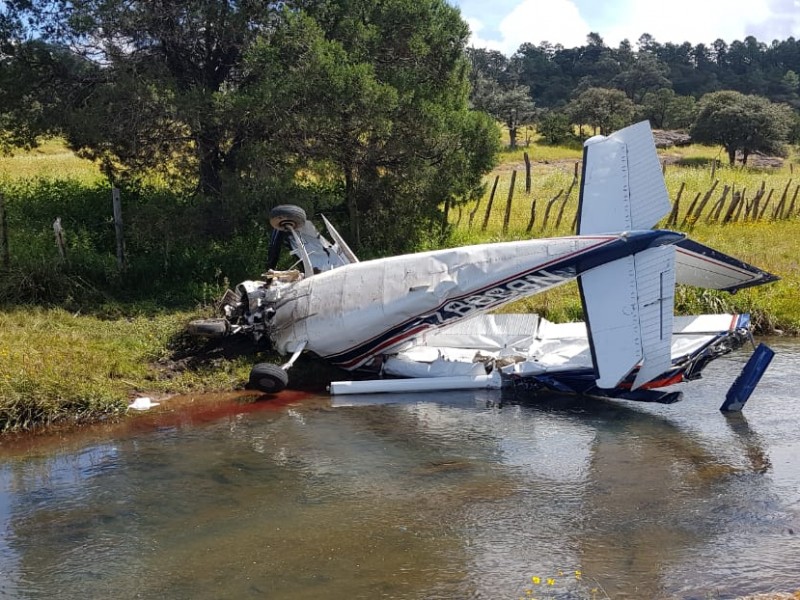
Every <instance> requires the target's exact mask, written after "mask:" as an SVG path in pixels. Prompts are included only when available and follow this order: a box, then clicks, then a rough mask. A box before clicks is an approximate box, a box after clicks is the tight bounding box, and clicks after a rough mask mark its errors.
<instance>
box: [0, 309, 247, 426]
mask: <svg viewBox="0 0 800 600" xmlns="http://www.w3.org/2000/svg"><path fill="white" fill-rule="evenodd" d="M116 310H117V311H119V310H120V308H119V307H117V309H116ZM124 312H125V313H126V314H124V315H123V314H119V313H117V314H115V315H112V314H107V315H95V316H86V315H80V314H72V313H69V312H66V311H64V310H62V309H59V308H50V309H46V308H40V307H34V306H26V307H18V308H7V309H5V310H3V311H0V430H13V429H27V428H30V427H33V426H35V425H42V424H50V423H55V422H74V423H80V422H86V421H92V420H96V419H98V418H103V417H110V416H115V415H120V414H123V413H124V412H125V411H126V409H127V405H128V403H129V401H130V399H131V398H132V397H133V396H135V395H137V394H148V395H153V394H155V395H161V394H173V393H185V392H192V391H195V392H201V391H215V390H230V389H234V388H237V387H241V385H242V384H243V383H244V381H246V379H247V374H248V372H249V368H250V364H251V361H252V360H253V356H252V354H250V355H243V356H240V357H229V358H222V357H220V358H218V359H217V360H207V361H198V362H197V363H196V364H194V365H187V364H186V361H184V363H180V362H177V364H176V361H180V360H181V358H180V356H181V355H182V354H183V355H188V352H187V351H188V350H189V347H188V346H187V345H186V340H185V338H184V337H183V336H182V332H183V331H184V329H185V325H186V323H187V321H188V320H189V318H190V316H191V314H190V313H188V312H184V311H175V312H162V311H157V312H146V311H142V309H141V308H138V307H128V308H127V309H124Z"/></svg>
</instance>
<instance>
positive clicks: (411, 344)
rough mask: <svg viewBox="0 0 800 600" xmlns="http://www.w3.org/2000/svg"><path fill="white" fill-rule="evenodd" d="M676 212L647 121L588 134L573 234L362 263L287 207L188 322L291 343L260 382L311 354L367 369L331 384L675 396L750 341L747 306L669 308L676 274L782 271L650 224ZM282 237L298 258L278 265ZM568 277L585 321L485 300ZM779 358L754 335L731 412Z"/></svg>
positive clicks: (687, 277)
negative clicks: (248, 263)
mask: <svg viewBox="0 0 800 600" xmlns="http://www.w3.org/2000/svg"><path fill="white" fill-rule="evenodd" d="M669 210H670V203H669V198H668V195H667V190H666V186H665V184H664V178H663V174H662V171H661V165H660V163H659V159H658V156H657V154H656V151H655V145H654V143H653V137H652V132H651V131H650V127H649V124H648V123H647V122H642V123H639V124H636V125H632V126H630V127H627V128H625V129H622V130H620V131H618V132H616V133H613V134H611V135H610V136H608V137H604V136H595V137H593V138H591V139H589V140H587V141H586V143H585V144H584V156H583V177H582V184H581V193H580V200H579V208H578V211H579V213H578V233H577V235H573V236H566V237H558V238H547V239H531V240H523V241H511V242H500V243H490V244H481V245H475V246H466V247H460V248H450V249H444V250H434V251H430V252H421V253H417V254H407V255H402V256H392V257H388V258H381V259H376V260H370V261H363V262H359V260H358V259H357V258H356V256H355V254H354V253H353V252H352V250H351V249H350V248H349V247H348V245H347V243H346V242H345V241H344V239H342V237H341V235H339V233H338V232H337V231H336V229H335V228H334V227H333V226H332V225H331V224H330V222H329V221H328V220H327V219H326V218H325V217H324V216H322V220H323V222H324V224H325V226H326V228H327V232H328V235H329V236H330V238H331V239H332V241H328V239H326V238H325V237H323V236H322V235H321V234H320V233H319V232H318V231H317V229H316V228H315V227H314V225H313V224H312V223H311V222H310V221H309V220H307V218H306V214H305V212H304V211H303V210H302V209H301V208H299V207H297V206H293V205H284V206H278V207H276V208H274V209H273V210H272V211H271V213H270V223H271V224H272V226H273V228H274V231H273V234H272V238H271V242H270V252H269V257H268V260H267V272H266V273H265V274H264V275H263V276H262V277H263V279H262V280H258V281H244V282H242V283H240V284H239V285H238V286H236V289H235V290H228V291H227V292H226V294H225V296H224V297H223V299H222V301H221V303H220V307H221V311H222V314H223V317H222V318H220V319H206V320H200V321H194V322H193V323H192V324H190V327H189V329H190V331H191V332H193V333H195V334H198V335H231V334H249V335H250V336H252V337H253V338H254V340H256V341H260V340H265V339H266V340H268V341H269V342H270V343H271V345H272V347H273V348H274V349H275V350H277V351H278V352H279V353H281V354H283V355H289V356H290V357H291V358H290V359H289V360H288V362H286V363H285V364H284V365H282V366H278V365H272V364H268V363H261V364H257V365H255V366H254V367H253V368H252V371H251V374H250V381H249V387H252V388H256V389H259V390H261V391H265V392H277V391H280V390H282V389H283V388H284V387H285V386H286V385H287V382H288V374H287V371H288V370H289V368H290V367H291V366H292V365H293V364H294V362H295V361H296V360H297V358H298V356H299V355H300V354H301V353H302V352H304V351H306V352H312V353H314V354H315V355H317V356H318V357H321V358H322V359H325V360H326V361H329V362H330V363H332V364H334V365H336V366H338V367H341V368H342V369H345V370H348V371H356V370H358V371H366V372H369V373H372V378H371V379H366V380H364V379H359V380H357V381H341V382H332V383H331V386H330V391H331V393H332V394H354V393H375V392H384V391H415V390H416V391H427V390H437V389H467V388H500V387H514V388H516V389H522V390H526V391H532V392H544V391H553V392H558V393H575V394H584V395H589V396H600V397H611V398H623V399H630V400H643V401H654V402H663V403H671V402H675V401H676V400H678V399H680V397H681V393H680V392H679V391H674V390H672V389H668V390H661V389H660V388H665V387H668V386H672V385H674V384H677V383H680V382H682V381H687V380H692V379H697V378H698V377H700V374H701V371H702V370H703V368H704V367H705V366H706V365H707V364H708V363H709V362H710V361H712V360H714V359H715V358H717V357H719V356H722V355H724V354H727V353H729V352H731V351H733V350H735V349H738V348H740V347H741V346H743V345H744V344H745V343H746V342H748V341H752V336H751V333H750V322H749V317H748V315H730V314H728V315H701V316H695V317H674V316H673V300H674V291H675V284H676V283H684V284H688V285H693V286H699V287H703V288H710V289H717V290H726V291H729V292H735V291H737V290H739V289H741V288H744V287H748V286H754V285H761V284H764V283H768V282H771V281H774V280H776V279H777V277H775V276H774V275H771V274H769V273H767V272H765V271H762V270H760V269H758V268H756V267H753V266H751V265H748V264H746V263H743V262H741V261H739V260H736V259H735V258H732V257H730V256H727V255H725V254H722V253H720V252H717V251H715V250H713V249H711V248H708V247H706V246H703V245H702V244H699V243H696V242H693V241H691V240H689V239H687V238H686V237H685V235H684V234H682V233H677V232H673V231H667V230H654V229H652V227H654V226H655V225H656V224H657V223H658V221H659V220H660V219H661V218H662V217H663V216H665V215H666V214H667V213H668V212H669ZM285 246H289V248H290V249H291V253H292V254H293V255H295V257H296V258H297V263H296V265H302V271H301V270H299V269H294V268H292V269H290V270H285V271H276V270H275V268H276V266H277V264H278V260H279V256H280V252H281V248H282V247H285ZM574 278H577V279H578V286H579V290H580V296H581V301H582V303H583V309H584V315H585V318H586V322H585V323H564V324H554V323H550V322H549V321H547V320H545V319H543V318H540V317H538V316H537V315H533V314H516V315H510V314H492V313H491V312H490V311H493V310H494V309H497V308H499V307H501V306H503V305H506V304H508V303H510V302H513V301H515V300H519V299H520V298H523V297H527V296H531V295H533V294H537V293H539V292H542V291H544V290H547V289H550V288H553V287H555V286H558V285H561V284H563V283H565V282H567V281H570V280H572V279H574ZM773 355H774V353H773V352H772V350H770V349H769V348H768V347H766V346H764V345H763V344H761V345H759V347H758V348H756V350H755V352H754V353H753V355H752V356H751V358H750V360H749V361H748V363H747V365H746V366H745V368H744V369H743V371H742V373H741V374H740V375H739V377H738V378H737V379H736V382H735V383H734V385H733V386H732V387H731V389H730V391H729V392H728V395H727V398H726V400H725V403H724V404H723V406H722V407H721V408H722V410H727V411H731V410H733V411H735V410H741V408H742V406H743V405H744V403H745V402H746V401H747V399H748V398H749V396H750V393H751V392H752V390H753V388H754V387H755V385H756V384H757V383H758V381H759V380H760V378H761V376H762V375H763V373H764V371H765V370H766V368H767V366H768V365H769V362H770V360H771V359H772V357H773Z"/></svg>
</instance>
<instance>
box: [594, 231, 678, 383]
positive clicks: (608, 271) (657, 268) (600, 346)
mask: <svg viewBox="0 0 800 600" xmlns="http://www.w3.org/2000/svg"><path fill="white" fill-rule="evenodd" d="M674 257H675V251H674V248H673V247H672V246H662V247H658V248H651V249H648V250H645V251H643V252H639V253H637V254H635V255H633V256H628V257H625V258H621V259H619V260H616V261H614V262H611V263H607V264H605V265H601V266H600V267H597V268H595V269H592V270H591V271H589V272H588V273H585V274H583V275H581V277H580V278H579V283H580V288H581V297H582V300H583V307H584V313H585V316H586V323H587V325H588V330H589V344H590V347H591V351H592V359H593V361H594V366H595V371H596V374H597V386H598V387H599V388H605V389H608V388H613V387H616V386H617V385H619V383H620V382H621V381H622V380H623V379H625V377H627V376H628V374H629V373H630V372H631V371H632V370H633V369H634V368H635V367H636V366H637V365H641V366H640V369H639V372H638V373H637V377H636V380H635V381H634V384H633V388H634V389H636V388H638V387H640V386H642V385H644V384H645V383H647V382H648V381H650V380H652V379H654V378H655V377H657V376H658V375H661V374H662V373H664V372H665V371H667V370H668V369H669V368H670V366H671V359H670V346H671V340H672V315H673V303H674V293H675V258H674Z"/></svg>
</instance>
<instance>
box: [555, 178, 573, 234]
mask: <svg viewBox="0 0 800 600" xmlns="http://www.w3.org/2000/svg"><path fill="white" fill-rule="evenodd" d="M576 183H578V178H577V176H576V177H573V178H572V183H570V184H569V188H567V193H566V194H565V195H564V199H563V200H562V201H561V206H560V207H559V209H558V218H557V219H556V230H558V228H559V227H561V219H562V217H563V216H564V209H565V208H566V206H567V201H568V200H569V197H570V194H572V188H574V187H575V184H576ZM576 210H577V209H576Z"/></svg>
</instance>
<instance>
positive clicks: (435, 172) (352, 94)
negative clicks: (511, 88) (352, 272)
mask: <svg viewBox="0 0 800 600" xmlns="http://www.w3.org/2000/svg"><path fill="white" fill-rule="evenodd" d="M467 37H468V30H467V27H466V24H465V23H464V22H463V21H461V19H460V16H459V14H458V11H457V10H455V9H453V8H451V7H449V6H448V5H447V4H446V3H445V2H444V1H443V0H423V1H419V0H388V1H386V2H382V3H375V2H371V1H369V0H351V1H349V2H341V1H340V2H330V3H329V4H327V5H326V4H325V3H317V4H316V5H315V6H313V7H311V8H310V9H309V12H308V13H305V12H302V11H301V12H297V13H294V14H289V15H287V16H286V27H285V28H282V29H281V30H279V31H276V32H275V34H274V35H273V37H272V38H271V39H270V40H268V41H267V40H265V41H263V42H260V43H258V44H256V45H255V46H254V47H253V49H252V51H251V52H250V53H249V55H248V62H247V71H248V72H250V73H252V74H253V78H254V82H253V85H252V86H251V88H250V90H249V91H248V94H247V96H246V97H243V98H242V106H241V107H240V109H239V112H240V114H243V115H245V120H246V123H247V126H248V127H249V128H252V129H254V130H256V131H269V132H270V136H269V140H270V141H268V142H262V144H263V148H265V150H266V152H265V151H262V152H261V153H260V154H268V149H269V148H270V147H274V146H278V147H282V148H285V149H288V150H289V152H290V156H291V163H290V165H289V167H290V168H292V169H294V170H296V171H303V172H305V173H306V174H307V176H308V177H307V178H308V179H310V180H313V181H316V182H320V181H327V182H329V183H330V184H331V185H334V186H341V190H342V195H343V199H344V203H345V205H346V207H347V212H348V214H349V217H350V227H351V235H352V240H353V242H354V243H355V244H356V245H359V246H363V245H367V246H370V247H372V248H374V249H380V251H381V252H386V251H400V250H407V249H409V247H412V246H413V245H414V244H415V243H416V242H417V240H418V239H419V238H420V237H421V236H424V235H425V232H430V231H434V230H436V231H438V228H439V225H440V223H441V217H442V209H443V207H444V206H446V205H448V204H449V203H451V202H455V201H459V200H463V199H466V198H467V197H469V196H471V195H473V194H474V193H475V191H476V190H477V189H478V188H479V187H480V184H481V178H482V174H483V173H484V172H485V171H486V170H488V169H489V168H491V166H492V165H493V164H494V161H495V159H496V154H497V150H498V143H499V142H498V137H499V136H498V131H497V127H496V125H495V124H494V122H493V121H492V120H491V119H490V118H489V117H488V116H486V115H483V114H481V113H478V112H476V111H471V110H469V107H468V92H469V84H468V78H467V77H468V64H467V61H466V58H465V53H464V44H465V42H466V39H467Z"/></svg>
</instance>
